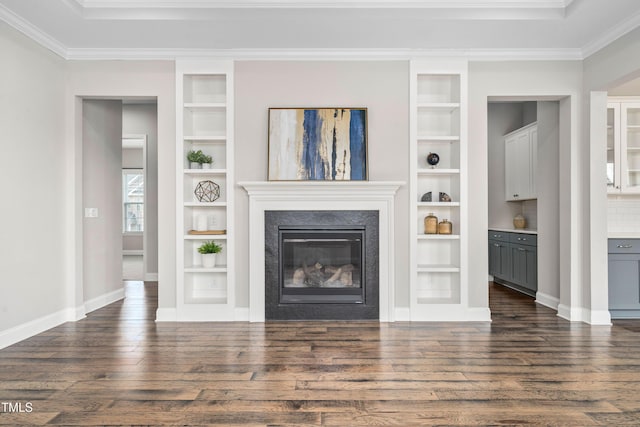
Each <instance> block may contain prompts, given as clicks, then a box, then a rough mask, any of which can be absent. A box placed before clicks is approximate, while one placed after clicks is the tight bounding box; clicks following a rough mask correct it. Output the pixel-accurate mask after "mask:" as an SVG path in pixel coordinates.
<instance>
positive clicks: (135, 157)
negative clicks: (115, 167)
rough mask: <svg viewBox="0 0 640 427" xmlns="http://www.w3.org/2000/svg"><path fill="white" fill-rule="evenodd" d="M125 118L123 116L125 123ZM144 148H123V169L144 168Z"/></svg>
mask: <svg viewBox="0 0 640 427" xmlns="http://www.w3.org/2000/svg"><path fill="white" fill-rule="evenodd" d="M124 122H125V120H124V118H123V124H124ZM143 156H144V154H143V152H142V148H123V149H122V169H143V168H144V159H143Z"/></svg>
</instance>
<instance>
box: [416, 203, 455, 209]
mask: <svg viewBox="0 0 640 427" xmlns="http://www.w3.org/2000/svg"><path fill="white" fill-rule="evenodd" d="M418 207H419V208H457V207H460V202H418Z"/></svg>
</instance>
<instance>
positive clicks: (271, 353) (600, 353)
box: [0, 282, 640, 426]
mask: <svg viewBox="0 0 640 427" xmlns="http://www.w3.org/2000/svg"><path fill="white" fill-rule="evenodd" d="M126 283H127V286H126V299H125V300H124V301H120V302H117V303H114V304H111V305H109V306H108V307H105V308H103V309H100V310H97V311H95V312H93V313H90V314H89V315H88V317H87V318H86V319H84V320H82V321H79V322H77V323H66V324H64V325H62V326H60V327H57V328H54V329H52V330H49V331H47V332H45V333H42V334H40V335H38V336H35V337H33V338H31V339H28V340H26V341H23V342H21V343H18V344H16V345H13V346H11V347H8V348H6V349H4V350H0V401H3V402H21V403H22V407H23V408H24V406H25V404H26V403H27V402H31V404H32V408H33V410H32V412H30V413H8V412H6V411H5V412H2V411H0V424H2V425H24V424H64V425H101V424H145V425H146V424H153V425H161V424H181V425H183V424H184V425H194V424H197V425H202V424H224V425H230V424H235V425H274V424H276V425H283V424H287V425H292V424H293V425H333V426H345V425H349V426H357V425H387V424H390V425H403V426H408V425H431V424H447V425H456V424H464V425H485V424H508V425H522V424H548V425H549V424H551V425H559V424H562V425H580V426H587V425H625V424H626V425H638V423H639V422H640V412H639V410H640V401H639V400H638V398H637V396H638V394H639V393H640V323H638V322H634V321H626V322H616V324H615V326H613V327H590V326H588V325H585V324H582V323H574V324H572V323H569V322H567V321H564V320H562V319H560V318H558V317H557V316H556V315H555V313H554V312H553V311H552V310H550V309H547V308H545V307H541V306H536V305H535V304H533V303H532V300H531V299H530V298H527V297H523V296H520V295H518V294H514V293H512V292H511V291H509V290H506V289H504V288H501V287H498V286H490V292H491V310H492V313H493V322H492V323H417V322H415V323H406V322H398V323H383V324H379V323H377V322H304V323H303V322H298V323H293V322H291V323H285V322H272V323H266V324H261V323H256V324H250V323H155V322H154V321H153V319H154V316H155V309H156V304H157V289H156V284H155V283H146V284H143V282H126Z"/></svg>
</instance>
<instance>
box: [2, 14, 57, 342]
mask: <svg viewBox="0 0 640 427" xmlns="http://www.w3.org/2000/svg"><path fill="white" fill-rule="evenodd" d="M0 52H2V66H0V81H2V82H3V83H2V84H1V85H0V129H1V130H2V143H0V194H2V199H3V202H2V209H0V223H1V224H3V227H2V242H3V243H2V245H0V295H1V296H0V348H2V347H4V346H6V345H9V344H11V343H12V342H15V341H19V340H20V339H23V338H26V336H28V335H29V334H31V333H38V332H40V331H41V330H42V328H44V329H46V328H48V327H51V326H53V324H57V323H60V322H63V321H64V320H66V317H67V315H66V313H65V312H64V309H65V308H66V307H67V303H68V301H67V300H66V293H65V286H66V283H67V277H66V271H65V237H64V236H65V232H66V231H65V229H64V227H63V224H64V217H65V214H66V212H65V184H66V182H65V174H64V172H65V155H66V153H65V146H64V82H65V64H64V61H63V60H62V59H60V58H59V57H57V56H56V55H54V54H53V53H51V52H49V51H48V50H46V49H43V48H42V47H40V46H39V45H37V44H36V43H34V42H32V41H31V40H29V39H27V38H25V37H24V36H23V35H22V34H19V33H18V32H16V31H15V30H13V29H12V28H10V27H9V26H7V25H6V24H5V23H4V22H0ZM45 317H48V319H49V320H50V322H46V321H43V322H38V320H39V319H43V318H45ZM27 322H35V324H31V328H28V329H20V328H19V326H20V325H24V324H26V323H27ZM15 327H18V328H17V329H14V328H15ZM24 333H26V334H27V335H24Z"/></svg>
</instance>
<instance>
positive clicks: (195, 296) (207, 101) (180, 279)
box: [176, 60, 235, 321]
mask: <svg viewBox="0 0 640 427" xmlns="http://www.w3.org/2000/svg"><path fill="white" fill-rule="evenodd" d="M233 68H234V66H233V62H232V61H212V60H179V61H176V137H177V138H176V142H177V144H176V155H177V159H176V160H177V162H176V175H177V181H176V203H177V206H178V209H177V218H176V221H177V224H180V225H179V228H178V231H177V233H176V238H177V249H176V252H177V253H176V266H177V283H176V309H177V310H176V311H177V314H176V317H177V319H178V320H202V321H213V320H233V319H234V315H233V313H234V312H235V268H234V265H235V258H234V253H235V247H234V240H233V230H234V227H233V222H234V221H233V219H234V214H233V206H234V203H233V199H234V197H233V195H234V189H233V182H234V175H233V165H234V159H233V154H234V153H233V129H234V120H233V113H234V102H233V94H234V88H233ZM197 149H201V150H202V151H203V152H204V153H205V154H207V155H210V156H212V157H213V159H214V164H213V166H214V167H213V168H211V169H190V168H189V167H188V166H189V165H188V164H187V163H185V162H186V155H187V153H188V152H189V151H190V150H197ZM185 166H186V167H185ZM202 179H210V180H214V181H216V182H217V183H218V185H219V186H220V190H221V193H222V198H221V199H222V200H224V201H219V200H220V199H218V200H217V201H214V202H198V201H191V200H196V199H195V198H194V197H193V187H194V184H196V182H197V181H198V180H202ZM203 219H206V220H207V222H208V224H209V227H210V228H215V227H212V225H211V224H213V223H216V224H220V225H221V228H224V229H225V230H226V233H227V234H188V230H187V229H188V228H190V227H191V226H193V224H195V223H198V224H199V223H200V222H199V221H202V220H203ZM208 240H213V241H218V242H219V243H220V244H221V245H222V247H223V250H222V252H221V253H220V254H219V256H218V258H217V262H218V265H217V266H216V267H214V268H205V267H203V266H202V265H197V264H199V259H200V256H199V254H198V251H197V247H198V246H199V244H201V243H202V242H203V241H208Z"/></svg>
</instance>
